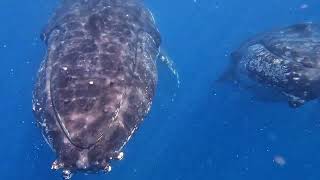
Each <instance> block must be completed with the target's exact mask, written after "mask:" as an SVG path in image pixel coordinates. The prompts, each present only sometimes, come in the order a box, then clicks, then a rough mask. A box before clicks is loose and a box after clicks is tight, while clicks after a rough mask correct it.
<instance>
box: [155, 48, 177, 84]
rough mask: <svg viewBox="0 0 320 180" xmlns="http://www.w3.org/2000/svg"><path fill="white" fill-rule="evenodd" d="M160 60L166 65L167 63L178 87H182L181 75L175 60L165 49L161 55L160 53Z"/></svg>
mask: <svg viewBox="0 0 320 180" xmlns="http://www.w3.org/2000/svg"><path fill="white" fill-rule="evenodd" d="M158 60H159V61H160V62H161V63H163V64H164V65H166V67H167V69H169V70H170V72H171V74H172V76H173V77H174V78H175V79H176V85H177V88H179V87H180V77H179V73H178V71H177V69H176V67H175V64H174V62H173V61H172V60H171V59H170V58H169V57H168V56H167V55H166V53H165V52H164V51H160V53H159V55H158Z"/></svg>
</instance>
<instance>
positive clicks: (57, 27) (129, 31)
mask: <svg viewBox="0 0 320 180" xmlns="http://www.w3.org/2000/svg"><path fill="white" fill-rule="evenodd" d="M42 39H43V41H44V42H45V44H46V46H47V52H46V56H45V58H44V60H43V62H42V63H41V67H40V69H39V72H38V78H37V82H36V84H35V88H34V92H33V111H34V114H35V117H36V118H37V124H38V126H39V127H40V128H41V130H42V133H43V135H44V137H45V139H46V141H47V142H48V144H49V145H50V146H51V148H52V149H53V150H54V152H55V153H56V156H57V160H56V161H54V163H53V164H52V169H62V170H63V177H64V178H65V179H69V178H71V176H72V174H73V173H74V172H77V171H83V172H86V173H87V172H93V173H95V172H101V171H103V172H108V171H110V170H111V166H110V163H111V161H112V160H114V159H121V158H122V156H123V153H122V152H121V150H122V148H123V146H124V145H125V144H126V142H127V141H128V140H129V139H130V137H131V136H132V134H133V133H134V132H135V130H136V129H137V128H138V126H139V124H140V123H141V122H142V120H143V119H144V117H145V116H146V114H147V113H148V112H149V110H150V107H151V103H152V99H153V96H154V93H155V89H156V85H157V75H158V74H157V67H156V60H157V59H158V58H159V47H160V43H161V38H160V34H159V32H158V30H157V28H156V26H155V22H154V19H153V16H152V14H151V12H150V11H149V10H148V9H147V8H145V7H144V5H143V4H142V2H140V1H139V0H64V1H63V2H62V4H61V6H60V8H58V10H57V11H56V13H55V15H54V16H53V18H52V19H51V20H50V22H49V23H48V25H47V27H46V28H45V29H44V32H43V34H42Z"/></svg>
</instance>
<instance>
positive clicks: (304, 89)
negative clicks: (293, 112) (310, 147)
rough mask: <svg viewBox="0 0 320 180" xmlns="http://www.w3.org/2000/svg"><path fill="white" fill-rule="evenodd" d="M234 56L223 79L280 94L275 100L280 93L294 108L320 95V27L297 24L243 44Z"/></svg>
mask: <svg viewBox="0 0 320 180" xmlns="http://www.w3.org/2000/svg"><path fill="white" fill-rule="evenodd" d="M231 56H232V57H231V58H232V60H231V63H230V66H229V68H228V70H227V71H226V72H225V73H224V74H223V75H222V76H221V78H220V80H232V81H233V82H235V83H237V84H239V85H240V86H243V87H248V89H259V88H260V90H261V89H264V90H262V91H265V90H268V91H269V92H270V93H271V92H276V93H273V96H274V97H273V98H275V94H278V95H279V96H277V97H278V98H279V99H286V101H287V102H288V103H289V105H290V107H299V106H301V105H303V104H304V103H305V102H307V101H310V100H313V99H316V98H318V97H319V96H320V26H319V25H318V24H313V23H302V24H295V25H291V26H288V27H284V28H281V29H277V30H274V31H269V32H265V33H262V34H260V35H258V36H256V37H254V38H251V39H250V40H248V41H246V42H245V43H243V45H242V46H241V47H240V48H239V49H237V50H236V51H234V52H233V53H232V55H231ZM257 87H259V88H257Z"/></svg>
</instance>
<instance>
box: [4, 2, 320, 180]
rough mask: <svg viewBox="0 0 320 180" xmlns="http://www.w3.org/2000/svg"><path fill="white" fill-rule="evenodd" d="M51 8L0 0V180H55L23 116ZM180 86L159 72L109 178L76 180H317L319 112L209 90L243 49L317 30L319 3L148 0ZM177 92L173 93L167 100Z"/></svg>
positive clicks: (314, 107) (30, 120) (230, 90)
mask: <svg viewBox="0 0 320 180" xmlns="http://www.w3.org/2000/svg"><path fill="white" fill-rule="evenodd" d="M58 3H59V2H58V0H54V1H53V0H51V1H49V0H24V1H18V0H2V1H0V8H1V11H0V22H1V28H0V56H1V61H0V67H1V71H0V82H1V85H0V86H1V87H0V97H1V103H0V112H1V125H0V137H1V143H0V144H1V145H0V147H1V148H0V159H1V161H0V179H11V180H24V179H32V180H43V179H50V180H51V179H52V180H54V179H59V178H60V173H57V172H53V171H51V170H50V166H51V163H52V162H53V161H54V159H55V156H54V154H53V153H52V152H51V150H50V149H49V147H48V146H47V144H46V143H45V141H44V139H43V138H42V135H41V134H40V131H39V129H37V128H36V125H35V123H34V122H35V119H34V117H33V115H32V112H31V92H32V88H33V83H34V80H35V75H36V72H37V69H38V67H39V64H40V61H41V60H42V58H43V55H44V51H45V47H44V45H43V43H42V42H41V41H40V40H39V34H40V32H41V29H42V28H43V27H44V25H45V24H46V23H47V21H48V19H49V17H50V16H51V15H52V12H53V11H54V9H55V7H56V6H57V4H58ZM145 3H146V5H147V6H148V7H149V8H150V9H151V11H152V12H153V13H154V16H155V19H156V21H157V24H158V27H159V29H160V32H161V34H162V39H163V44H162V48H163V50H164V51H165V52H166V53H167V54H168V56H169V57H170V58H171V59H172V60H173V61H174V62H175V64H176V68H177V70H178V72H179V74H180V77H181V85H180V88H176V86H175V81H174V80H173V79H172V76H171V75H170V74H169V72H168V70H167V69H166V67H165V66H164V65H161V64H159V76H160V77H159V78H160V79H159V86H158V90H157V94H156V97H155V99H154V103H153V107H152V110H151V113H150V114H149V115H148V117H147V118H146V120H145V122H144V123H143V124H142V126H141V127H140V129H139V130H138V132H137V133H136V134H135V136H134V138H132V139H131V141H130V142H129V143H128V144H127V146H126V147H125V149H124V152H125V158H124V160H122V161H120V162H114V163H113V164H112V165H113V170H112V172H111V173H110V174H108V175H82V174H77V175H75V177H74V179H79V180H80V179H81V180H85V179H90V180H102V179H109V180H112V179H116V180H122V179H123V180H125V179H131V180H134V179H137V180H143V179H148V180H163V179H166V180H196V179H197V180H214V179H216V180H256V179H259V180H280V179H292V180H301V179H303V180H318V179H319V178H320V171H319V167H320V153H319V149H320V118H319V117H320V112H319V111H318V109H319V108H320V104H319V102H318V101H314V102H310V103H307V104H306V105H304V106H302V107H301V108H298V109H290V108H289V107H288V106H287V104H286V103H271V102H261V101H257V100H255V99H252V98H251V96H250V93H248V92H246V91H244V90H239V89H237V88H234V87H232V86H222V85H217V84H215V83H214V80H215V79H217V77H218V76H219V74H221V73H222V72H223V70H224V69H225V68H226V66H227V64H228V62H229V54H230V52H231V51H232V50H234V49H235V48H237V47H238V46H239V45H240V44H241V42H243V41H244V40H246V39H247V38H249V37H251V36H253V35H255V34H256V33H259V32H264V31H267V30H270V29H273V28H275V27H283V26H287V25H291V24H294V23H299V22H305V21H312V22H319V20H320V19H319V17H320V11H319V7H320V2H319V1H318V0H282V1H279V0H264V1H263V0H261V1H257V0H244V1H239V0H218V1H213V0H196V1H194V0H185V1H172V0H161V1H152V0H147V1H146V2H145ZM174 94H175V95H174Z"/></svg>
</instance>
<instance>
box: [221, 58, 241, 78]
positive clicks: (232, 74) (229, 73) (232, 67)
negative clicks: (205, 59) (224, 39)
mask: <svg viewBox="0 0 320 180" xmlns="http://www.w3.org/2000/svg"><path fill="white" fill-rule="evenodd" d="M240 58H241V55H240V54H239V53H237V52H233V53H231V61H230V63H229V64H228V67H227V69H226V70H225V71H224V72H223V73H222V75H221V76H220V77H219V78H218V79H217V80H216V82H218V83H225V82H234V83H236V82H237V73H236V70H237V66H238V61H239V59H240Z"/></svg>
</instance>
